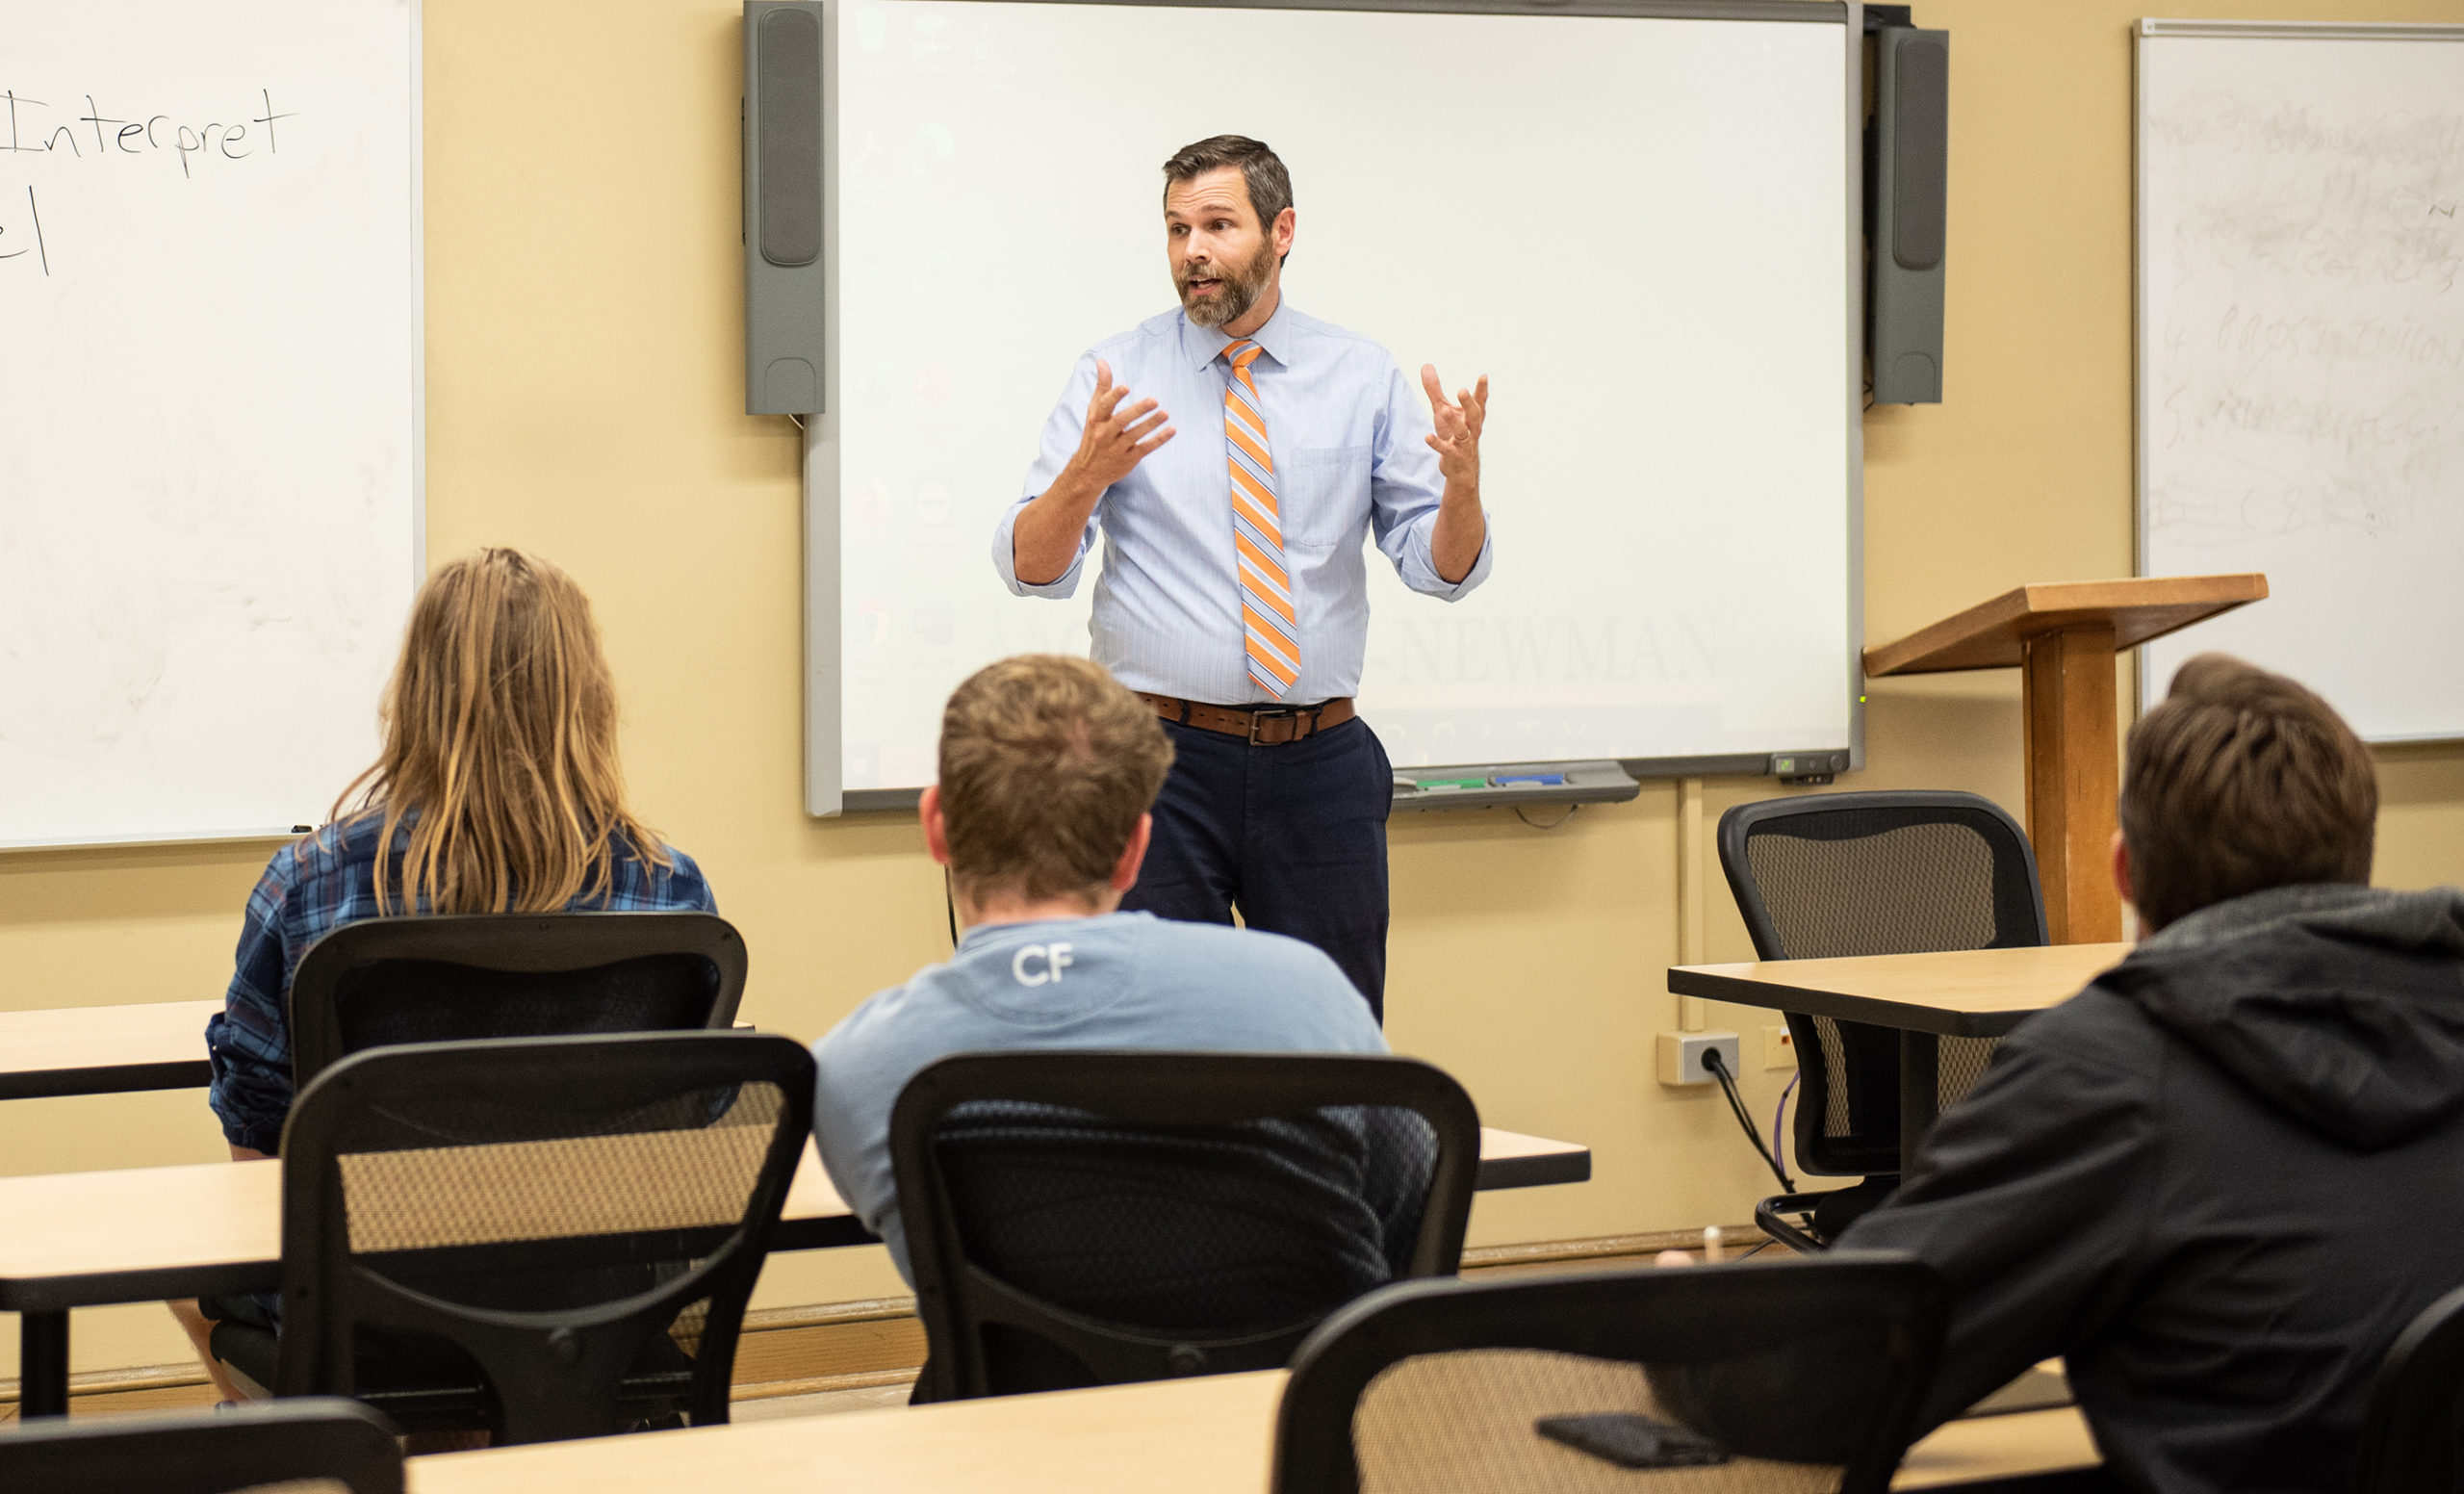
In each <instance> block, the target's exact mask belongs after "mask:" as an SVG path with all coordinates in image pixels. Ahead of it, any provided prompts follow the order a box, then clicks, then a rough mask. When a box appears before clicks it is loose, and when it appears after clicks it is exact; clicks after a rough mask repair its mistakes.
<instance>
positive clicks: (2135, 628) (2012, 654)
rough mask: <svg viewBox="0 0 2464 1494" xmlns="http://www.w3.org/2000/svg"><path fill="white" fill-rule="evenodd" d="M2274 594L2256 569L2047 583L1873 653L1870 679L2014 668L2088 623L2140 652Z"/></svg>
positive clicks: (1985, 604) (1867, 655)
mask: <svg viewBox="0 0 2464 1494" xmlns="http://www.w3.org/2000/svg"><path fill="white" fill-rule="evenodd" d="M2267 594H2268V579H2267V578H2266V577H2265V576H2262V575H2260V574H2259V573H2258V572H2256V571H2248V572H2243V573H2241V574H2238V575H2232V576H2136V577H2124V578H2122V579H2121V580H2109V581H2050V582H2040V583H2038V584H2035V585H2029V586H2021V587H2019V588H2017V589H2016V590H2013V591H2006V592H2004V593H2003V594H2002V595H2000V596H1998V597H1995V598H1994V599H1992V600H1991V601H1989V602H1980V603H1978V604H1977V605H1974V606H1972V607H1969V608H1968V609H1967V610H1965V611H1963V612H1957V613H1953V614H1952V615H1951V616H1949V617H1946V618H1943V619H1942V620H1941V621H1940V622H1938V623H1936V624H1935V625H1933V626H1932V627H1931V628H1924V629H1919V630H1918V631H1915V632H1912V633H1910V634H1909V635H1908V636H1907V637H1905V638H1902V639H1900V640H1899V641H1898V642H1896V643H1886V644H1883V645H1881V646H1880V647H1878V648H1870V649H1867V650H1866V651H1865V674H1866V677H1867V678H1869V679H1878V678H1880V677H1882V676H1884V675H1929V674H1942V673H1945V672H1948V671H1951V670H1956V669H2009V668H2014V667H2015V666H2017V665H2018V664H2019V663H2021V662H2022V661H2023V659H2024V657H2025V655H2026V647H2027V643H2028V640H2030V639H2032V638H2040V637H2042V636H2044V635H2045V634H2046V633H2052V632H2060V631H2063V630H2064V629H2066V628H2075V627H2078V626H2079V625H2081V624H2083V623H2087V624H2094V623H2110V624H2111V625H2112V626H2113V630H2114V648H2115V649H2116V650H2117V651H2119V650H2122V649H2131V648H2137V647H2138V646H2139V645H2141V644H2143V643H2145V642H2147V641H2148V640H2149V639H2151V638H2161V637H2163V636H2164V635H2165V634H2167V633H2169V632H2172V631H2176V630H2177V629H2182V628H2188V627H2189V626H2190V625H2191V624H2193V623H2197V622H2204V621H2206V620H2207V619H2208V618H2211V617H2214V616H2216V615H2217V614H2218V613H2220V612H2229V611H2231V610H2233V609H2234V608H2235V607H2237V606H2241V605H2245V604H2247V603H2251V602H2257V601H2259V600H2261V599H2262V598H2264V597H2266V596H2267Z"/></svg>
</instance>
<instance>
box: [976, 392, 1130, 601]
mask: <svg viewBox="0 0 2464 1494" xmlns="http://www.w3.org/2000/svg"><path fill="white" fill-rule="evenodd" d="M1094 397H1095V355H1094V354H1093V353H1088V354H1085V355H1084V356H1082V357H1080V358H1079V360H1078V366H1077V367H1076V368H1074V369H1072V370H1070V372H1069V383H1068V385H1067V386H1066V387H1065V388H1064V389H1063V390H1062V392H1061V402H1060V403H1059V404H1056V405H1054V406H1053V408H1052V414H1051V415H1049V416H1047V417H1045V419H1044V423H1043V435H1042V437H1041V439H1040V443H1039V446H1038V450H1037V451H1036V459H1035V461H1034V462H1033V463H1032V464H1030V465H1029V466H1028V468H1027V478H1026V493H1025V496H1023V497H1021V498H1019V499H1018V500H1017V501H1016V502H1013V503H1012V504H1011V505H1010V506H1009V507H1008V508H1007V509H1005V510H1003V512H1002V514H1001V519H1000V522H999V523H997V524H995V525H994V526H993V527H992V568H993V569H994V570H995V571H997V572H999V573H1000V576H1001V584H1003V585H1004V586H1007V587H1009V588H1010V591H1011V594H1012V595H1013V596H1019V597H1052V598H1056V599H1058V598H1064V597H1067V596H1070V595H1071V594H1073V593H1074V592H1076V591H1077V589H1078V577H1079V575H1080V573H1082V572H1084V571H1085V570H1086V568H1087V552H1088V551H1090V550H1091V549H1093V548H1094V543H1095V516H1096V515H1097V514H1101V513H1102V512H1103V511H1104V503H1103V500H1102V499H1097V500H1096V501H1095V509H1094V513H1091V514H1090V515H1088V517H1087V532H1085V533H1084V534H1081V535H1079V536H1078V554H1075V555H1073V556H1071V557H1070V561H1069V569H1067V570H1065V571H1064V572H1062V573H1061V575H1060V576H1058V577H1057V578H1055V579H1054V580H1049V581H1046V582H1044V583H1043V584H1041V585H1037V584H1034V583H1032V582H1028V581H1022V580H1018V553H1017V549H1016V545H1015V536H1016V534H1017V529H1018V515H1019V514H1020V513H1022V512H1024V511H1025V509H1026V506H1027V505H1028V504H1029V503H1032V502H1035V501H1036V500H1037V499H1038V498H1040V497H1042V496H1043V493H1044V491H1045V490H1046V489H1047V488H1050V487H1051V486H1052V484H1053V482H1054V481H1055V479H1057V478H1059V477H1060V476H1061V470H1062V469H1063V468H1065V467H1066V466H1068V465H1069V458H1070V457H1072V456H1074V455H1076V454H1077V451H1078V438H1079V436H1080V435H1081V434H1082V433H1083V432H1084V431H1085V429H1086V425H1087V403H1088V401H1089V400H1091V399H1094Z"/></svg>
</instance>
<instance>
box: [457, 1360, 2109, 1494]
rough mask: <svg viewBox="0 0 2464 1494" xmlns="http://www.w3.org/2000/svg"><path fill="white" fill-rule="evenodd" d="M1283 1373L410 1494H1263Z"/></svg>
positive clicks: (2006, 1443)
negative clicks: (821, 1492)
mask: <svg viewBox="0 0 2464 1494" xmlns="http://www.w3.org/2000/svg"><path fill="white" fill-rule="evenodd" d="M1283 1381H1284V1372H1283V1371H1281V1370H1268V1371H1264V1372H1261V1373H1257V1374H1252V1375H1218V1376H1208V1377H1204V1378H1197V1379H1179V1380H1163V1381H1158V1382H1155V1383H1152V1384H1143V1385H1118V1386H1112V1387H1108V1388H1106V1389H1101V1390H1066V1391H1059V1392H1056V1393H1053V1394H1049V1395H1035V1396H998V1397H993V1398H991V1399H988V1400H983V1401H960V1402H952V1403H948V1404H939V1405H919V1406H898V1407H891V1408H887V1409H883V1410H873V1411H849V1412H842V1413H838V1414H835V1415H827V1416H808V1417H797V1418H791V1419H787V1420H782V1421H761V1422H749V1423H746V1424H744V1425H742V1426H730V1427H706V1428H696V1429H693V1430H684V1431H662V1432H657V1433H654V1434H652V1435H649V1436H630V1437H599V1438H593V1439H590V1440H587V1441H580V1442H558V1443H549V1444H543V1445H540V1446H534V1447H520V1448H502V1449H497V1450H493V1451H489V1452H482V1453H454V1454H448V1455H439V1456H432V1457H415V1458H413V1459H411V1461H410V1482H409V1487H410V1491H411V1494H554V1491H557V1490H567V1489H570V1490H576V1491H586V1494H676V1491H680V1490H684V1489H699V1488H706V1487H714V1486H723V1487H725V1488H727V1489H728V1490H729V1491H730V1494H773V1491H776V1494H789V1491H793V1494H809V1491H810V1490H813V1489H861V1490H864V1491H865V1494H977V1491H979V1490H986V1489H998V1490H1001V1491H1003V1494H1154V1491H1157V1490H1172V1491H1174V1494H1263V1491H1264V1490H1265V1489H1266V1487H1267V1479H1268V1464H1269V1459H1270V1451H1271V1448H1272V1445H1273V1440H1274V1416H1275V1404H1276V1401H1277V1398H1278V1397H1280V1396H1281V1394H1282V1391H1283ZM2096 1462H2097V1457H2096V1450H2095V1446H2094V1444H2093V1443H2092V1442H2091V1441H2090V1440H2089V1437H2088V1430H2087V1427H2086V1424H2085V1423H2083V1422H2082V1421H2081V1420H2080V1418H2079V1415H2078V1413H2077V1412H2076V1411H2074V1410H2070V1409H2067V1408H2065V1409H2061V1410H2053V1411H2027V1412H2021V1413H2019V1414H2016V1415H2012V1416H1993V1417H1980V1418H1978V1419H1976V1420H1974V1421H1966V1422H1953V1423H1952V1424H1951V1425H1949V1426H1947V1427H1944V1428H1943V1429H1941V1430H1939V1431H1937V1432H1935V1433H1934V1434H1933V1435H1932V1436H1930V1437H1927V1438H1926V1439H1925V1440H1924V1441H1922V1442H1920V1443H1918V1444H1917V1445H1916V1446H1915V1447H1914V1448H1913V1449H1912V1450H1910V1453H1909V1455H1908V1461H1907V1463H1906V1464H1905V1465H1904V1466H1903V1468H1902V1469H1901V1472H1900V1475H1899V1477H1898V1478H1897V1479H1896V1480H1894V1481H1893V1487H1896V1488H1903V1489H1921V1488H1935V1487H1938V1486H1940V1485H1943V1484H1948V1483H1961V1482H1966V1481H1973V1480H1983V1479H1989V1478H2010V1477H2015V1476H2018V1475H2024V1474H2032V1473H2050V1472H2055V1471H2058V1470H2062V1469H2070V1468H2090V1467H2093V1466H2095V1464H2096Z"/></svg>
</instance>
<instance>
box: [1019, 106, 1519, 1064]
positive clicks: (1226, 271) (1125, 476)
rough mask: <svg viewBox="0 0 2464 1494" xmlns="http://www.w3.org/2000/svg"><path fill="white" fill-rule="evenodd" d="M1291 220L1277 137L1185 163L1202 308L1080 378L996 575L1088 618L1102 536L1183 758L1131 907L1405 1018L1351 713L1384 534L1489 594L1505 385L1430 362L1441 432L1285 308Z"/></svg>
mask: <svg viewBox="0 0 2464 1494" xmlns="http://www.w3.org/2000/svg"><path fill="white" fill-rule="evenodd" d="M1295 222H1296V218H1295V215H1294V212H1293V206H1292V179H1291V177H1290V176H1289V175H1288V174H1287V173H1286V172H1285V170H1284V166H1283V163H1282V162H1281V161H1280V160H1278V159H1276V157H1275V154H1274V152H1273V151H1271V150H1270V149H1268V148H1267V147H1266V146H1265V145H1263V144H1260V143H1259V142H1256V141H1253V140H1247V139H1245V138H1243V137H1241V136H1237V135H1221V136H1217V137H1216V138H1214V139H1212V140H1205V141H1200V142H1197V143H1196V144H1194V145H1190V146H1187V147H1185V148H1183V149H1182V150H1181V151H1180V152H1179V153H1177V154H1175V155H1174V156H1173V157H1172V159H1171V160H1169V161H1168V162H1166V163H1165V164H1164V231H1165V244H1166V253H1167V257H1168V260H1169V263H1170V267H1171V271H1172V282H1173V284H1174V286H1175V287H1176V288H1177V289H1178V290H1179V292H1180V299H1181V304H1180V309H1178V310H1177V311H1171V312H1168V313H1166V314H1164V315H1162V316H1159V317H1155V318H1152V319H1150V320H1148V321H1146V322H1142V323H1141V324H1140V325H1139V326H1137V327H1136V328H1134V329H1132V330H1130V331H1128V332H1124V333H1122V334H1120V335H1119V336H1117V337H1115V338H1113V339H1111V340H1110V341H1108V342H1105V343H1101V344H1098V345H1097V346H1096V347H1095V348H1092V349H1091V350H1090V351H1089V352H1088V353H1087V354H1086V355H1085V356H1084V357H1082V358H1080V359H1079V360H1078V366H1077V368H1076V370H1075V371H1074V372H1073V373H1072V374H1071V376H1070V382H1069V387H1068V388H1067V390H1066V391H1065V392H1064V394H1063V396H1062V399H1061V403H1060V404H1059V405H1058V406H1057V407H1056V408H1055V409H1054V410H1053V412H1052V417H1051V419H1049V420H1047V421H1046V422H1045V423H1044V427H1043V442H1042V451H1041V452H1040V454H1039V455H1038V457H1037V458H1036V461H1035V464H1034V465H1033V466H1032V467H1030V468H1028V470H1027V480H1026V483H1025V492H1026V496H1025V497H1023V498H1021V499H1019V500H1018V501H1017V502H1015V503H1014V504H1012V505H1011V507H1010V508H1009V510H1008V511H1007V512H1006V513H1004V514H1003V515H1002V518H1001V522H1000V524H999V525H998V526H997V527H996V528H995V530H994V532H993V538H992V555H993V564H994V565H995V566H997V567H998V568H999V569H1000V572H1001V577H1002V580H1004V581H1006V582H1008V584H1009V586H1010V589H1011V590H1012V591H1014V592H1015V593H1017V594H1018V595H1020V596H1037V597H1066V596H1068V595H1070V594H1071V593H1072V592H1074V591H1075V590H1076V589H1077V586H1078V577H1079V572H1080V571H1081V570H1082V569H1083V568H1084V567H1085V565H1086V561H1087V552H1088V551H1089V550H1090V549H1091V547H1092V545H1093V542H1094V536H1095V530H1096V528H1097V527H1098V526H1099V525H1100V526H1101V528H1102V529H1103V532H1104V566H1103V574H1102V576H1101V577H1100V578H1099V579H1098V580H1096V582H1095V605H1094V619H1093V624H1092V631H1093V634H1094V658H1095V661H1096V662H1097V663H1099V664H1102V665H1103V666H1104V667H1106V668H1107V669H1109V670H1111V671H1112V673H1113V675H1114V677H1115V678H1117V679H1118V680H1119V681H1120V682H1121V683H1123V684H1126V685H1128V686H1129V687H1130V688H1131V689H1133V690H1136V691H1137V692H1138V693H1139V694H1140V695H1141V696H1142V697H1144V698H1145V700H1146V701H1147V702H1148V703H1149V704H1151V705H1152V706H1153V707H1154V708H1155V710H1156V713H1157V714H1158V715H1160V716H1162V717H1163V718H1164V722H1165V730H1166V732H1167V733H1168V734H1169V735H1170V737H1171V739H1172V746H1173V749H1174V753H1175V757H1174V760H1173V763H1172V770H1171V776H1170V777H1169V778H1168V779H1167V780H1166V782H1165V785H1164V792H1163V796H1162V797H1161V798H1160V799H1159V800H1158V801H1157V802H1156V805H1155V810H1154V815H1155V832H1154V841H1153V845H1152V848H1151V849H1150V850H1149V851H1148V852H1147V855H1146V864H1145V867H1144V870H1143V871H1142V874H1141V875H1140V877H1139V880H1138V885H1137V886H1136V887H1135V888H1134V889H1132V890H1131V891H1130V893H1129V895H1128V896H1127V897H1126V898H1125V899H1124V900H1123V901H1122V903H1121V906H1122V908H1124V909H1126V910H1143V911H1146V912H1149V913H1153V914H1157V915H1159V916H1162V917H1167V918H1180V919H1187V920H1192V921H1200V922H1211V923H1229V922H1231V921H1232V911H1233V909H1234V908H1235V907H1238V908H1239V909H1240V912H1241V917H1242V919H1243V921H1244V922H1245V923H1246V924H1247V925H1248V926H1249V927H1250V928H1253V929H1265V930H1268V931H1270V932H1273V933H1278V934H1288V935H1291V936H1292V937H1294V938H1296V939H1300V940H1306V941H1308V942H1309V943H1312V944H1315V945H1317V946H1318V947H1319V948H1321V949H1322V950H1324V951H1325V952H1326V953H1327V954H1329V955H1331V956H1333V957H1334V961H1335V963H1336V964H1337V965H1338V966H1342V968H1343V971H1344V973H1345V974H1346V975H1347V976H1349V977H1350V979H1351V982H1352V984H1353V985H1354V986H1356V987H1358V988H1359V989H1360V993H1361V994H1362V995H1363V996H1364V997H1366V998H1367V999H1368V1001H1369V1004H1370V1008H1371V1010H1372V1011H1373V1012H1375V1013H1377V1014H1378V1016H1379V1018H1380V1019H1381V1020H1382V1019H1383V1017H1384V1013H1385V989H1386V917H1387V895H1386V814H1387V811H1388V809H1389V808H1390V807H1391V805H1392V803H1393V792H1394V776H1393V770H1392V768H1391V767H1390V765H1389V764H1388V762H1387V760H1386V752H1385V749H1384V748H1383V747H1381V746H1379V745H1378V742H1377V737H1376V735H1375V734H1373V733H1372V732H1371V731H1370V729H1369V725H1368V723H1367V722H1365V721H1362V720H1361V719H1360V718H1359V717H1358V716H1357V715H1356V714H1355V713H1354V712H1353V709H1352V695H1353V693H1354V692H1355V691H1356V690H1357V689H1358V688H1359V684H1360V668H1361V657H1362V655H1363V653H1364V652H1365V650H1366V648H1367V644H1368V634H1369V585H1368V583H1369V577H1368V571H1367V568H1366V561H1365V559H1364V556H1363V554H1362V546H1361V541H1362V540H1363V538H1365V537H1367V536H1370V535H1374V536H1375V538H1376V541H1377V548H1378V549H1379V550H1381V551H1383V552H1384V553H1385V554H1386V557H1387V559H1389V560H1391V561H1393V562H1394V565H1395V569H1396V571H1397V572H1398V573H1399V574H1400V575H1401V577H1402V579H1403V583H1404V584H1405V585H1407V586H1409V587H1411V588H1412V589H1413V590H1414V591H1418V592H1424V593H1426V594H1427V595H1429V596H1433V597H1437V598H1440V599H1442V600H1445V601H1449V602H1451V601H1453V600H1455V599H1456V598H1458V597H1461V596H1463V595H1465V594H1466V593H1468V592H1470V591H1471V589H1472V588H1473V587H1475V586H1477V585H1478V584H1479V583H1480V582H1481V581H1482V580H1484V579H1486V577H1487V576H1488V574H1489V564H1490V545H1489V531H1488V521H1487V518H1486V517H1485V515H1483V513H1482V512H1481V509H1480V426H1481V424H1482V422H1483V420H1484V419H1485V417H1486V414H1487V404H1488V393H1489V388H1488V380H1487V379H1486V378H1485V377H1483V378H1482V379H1481V380H1480V381H1479V383H1478V385H1477V387H1476V389H1470V390H1464V391H1462V392H1460V393H1459V394H1458V395H1457V396H1456V398H1455V399H1452V400H1449V399H1447V398H1446V393H1445V389H1444V386H1443V385H1441V384H1440V383H1439V382H1438V377H1437V371H1436V370H1435V369H1433V368H1428V367H1424V368H1423V369H1422V370H1421V383H1422V387H1423V389H1424V390H1425V391H1426V395H1427V409H1426V410H1425V411H1424V409H1423V408H1422V406H1421V401H1420V400H1419V399H1416V398H1414V395H1413V392H1412V390H1411V387H1410V386H1409V385H1408V384H1407V383H1405V382H1404V379H1403V376H1402V374H1401V373H1400V372H1399V370H1398V369H1397V367H1396V364H1395V360H1394V358H1393V357H1392V356H1391V355H1390V354H1389V353H1388V352H1387V351H1386V350H1385V349H1384V348H1380V347H1378V346H1377V345H1376V344H1374V343H1373V342H1370V341H1369V340H1368V339H1366V338H1363V337H1358V336H1355V335H1353V334H1352V333H1349V332H1347V331H1344V330H1343V329H1342V328H1340V327H1335V326H1329V325H1328V324H1327V323H1325V322H1320V321H1318V320H1316V319H1315V318H1312V317H1308V316H1304V315H1302V314H1301V313H1300V312H1298V311H1296V310H1295V309H1294V308H1292V307H1291V306H1289V305H1287V304H1285V303H1284V300H1283V292H1282V278H1283V262H1284V260H1285V258H1286V257H1287V256H1289V255H1290V254H1291V252H1292V243H1293V232H1294V225H1295ZM1175 435H1181V436H1183V439H1180V440H1175V439H1174V437H1175Z"/></svg>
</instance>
